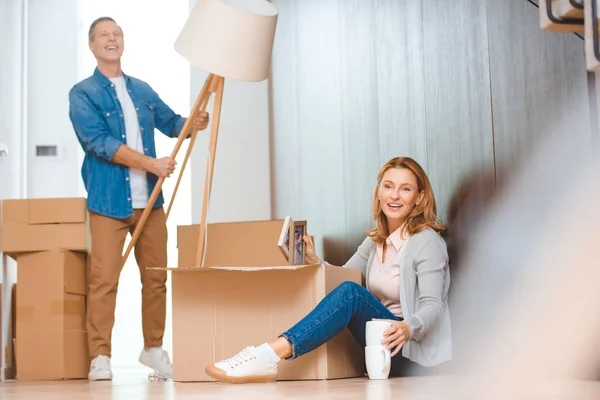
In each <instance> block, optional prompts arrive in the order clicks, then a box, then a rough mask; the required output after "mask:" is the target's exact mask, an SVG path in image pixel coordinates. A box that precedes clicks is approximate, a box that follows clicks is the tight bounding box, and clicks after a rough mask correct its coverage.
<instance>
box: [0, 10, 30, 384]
mask: <svg viewBox="0 0 600 400" xmlns="http://www.w3.org/2000/svg"><path fill="white" fill-rule="evenodd" d="M26 12H27V7H26V3H25V1H24V0H18V1H17V0H2V1H0V48H2V49H3V52H4V60H3V62H2V63H1V64H0V143H4V144H6V145H7V146H8V152H9V157H8V158H3V159H2V158H0V200H2V199H10V198H19V197H24V196H25V195H26V179H24V171H26V164H25V158H24V157H23V151H22V150H23V146H24V144H25V143H26V136H25V135H24V134H23V132H24V127H25V125H26V121H25V113H24V109H23V105H24V100H25V96H24V77H25V75H24V71H25V69H24V68H23V61H24V55H25V53H24V49H25V45H24V41H23V37H24V34H25V28H26V23H25V15H26ZM0 270H1V271H2V274H0V281H1V282H2V284H3V289H5V290H3V293H2V321H1V324H0V326H1V327H2V328H1V329H2V332H1V333H2V334H1V336H2V343H1V346H0V347H1V348H2V351H0V366H1V367H2V373H1V374H0V375H2V377H4V369H5V368H8V367H11V365H10V364H11V363H12V360H11V361H9V363H7V364H5V363H4V360H6V358H7V357H5V355H4V354H5V352H6V351H7V350H8V351H11V350H12V345H11V344H10V343H9V338H10V337H11V335H10V332H9V330H8V328H9V325H8V323H9V319H10V316H9V311H10V309H11V291H10V290H6V289H7V288H11V287H12V285H13V283H14V282H16V280H17V271H16V264H15V262H14V261H12V260H11V259H8V258H7V257H6V256H2V253H0Z"/></svg>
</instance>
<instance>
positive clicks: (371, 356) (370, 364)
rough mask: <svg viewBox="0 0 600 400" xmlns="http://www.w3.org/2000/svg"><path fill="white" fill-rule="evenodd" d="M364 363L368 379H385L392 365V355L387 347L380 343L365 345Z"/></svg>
mask: <svg viewBox="0 0 600 400" xmlns="http://www.w3.org/2000/svg"><path fill="white" fill-rule="evenodd" d="M365 364H366V365H367V374H369V379H387V378H388V376H389V375H390V368H391V366H392V356H391V353H390V351H389V350H388V349H386V348H385V347H383V346H381V345H375V346H367V347H365Z"/></svg>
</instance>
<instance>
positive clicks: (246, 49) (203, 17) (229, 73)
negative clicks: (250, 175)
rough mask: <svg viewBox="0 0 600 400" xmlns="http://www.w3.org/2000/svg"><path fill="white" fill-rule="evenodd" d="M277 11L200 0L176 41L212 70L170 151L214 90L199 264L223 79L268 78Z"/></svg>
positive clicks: (257, 0) (247, 2)
mask: <svg viewBox="0 0 600 400" xmlns="http://www.w3.org/2000/svg"><path fill="white" fill-rule="evenodd" d="M277 15H278V12H277V8H276V7H275V6H274V5H273V4H271V3H269V2H268V1H266V0H198V2H197V3H196V5H195V6H194V8H192V10H191V12H190V15H189V17H188V20H187V22H186V23H185V25H184V26H183V29H182V30H181V33H180V34H179V37H178V38H177V40H176V41H175V50H176V51H177V52H178V53H179V54H180V55H181V56H183V57H184V58H185V59H187V60H188V61H189V62H190V63H192V65H194V66H196V67H198V68H200V69H201V70H204V71H207V72H209V75H208V77H207V78H206V81H205V83H204V86H203V87H202V89H201V90H200V94H199V95H198V97H197V99H196V102H195V104H194V106H193V108H192V110H191V113H190V116H189V118H188V119H187V121H186V122H185V124H184V125H183V128H182V130H181V133H180V135H179V138H178V139H177V143H176V144H175V148H174V149H173V151H172V153H171V156H170V158H171V159H173V160H174V159H175V157H176V156H177V153H178V152H179V149H180V148H181V145H182V144H183V141H184V140H185V139H186V136H187V133H188V132H190V126H191V121H192V120H193V119H194V118H195V117H196V116H197V115H198V114H199V113H200V112H202V111H205V110H206V107H207V105H208V103H209V100H210V98H211V96H212V94H213V93H214V94H215V97H214V102H213V110H212V114H211V119H212V122H211V130H210V140H209V152H208V154H209V155H208V160H207V166H206V180H205V184H204V199H203V202H202V215H201V218H200V235H199V237H198V253H197V254H198V255H197V258H196V265H197V266H202V267H203V266H204V254H205V245H206V217H207V211H208V203H209V201H210V191H211V188H212V178H213V169H214V165H215V153H216V150H217V138H218V135H219V121H220V117H221V104H222V101H223V87H224V84H225V79H234V80H239V81H248V82H259V81H263V80H265V79H267V77H268V75H269V66H270V63H271V51H272V49H273V39H274V36H275V26H276V24H277ZM197 134H198V132H197V131H196V132H193V133H192V137H191V142H190V145H189V148H188V151H187V153H186V155H185V159H184V161H183V164H182V167H181V170H180V172H179V178H178V180H177V184H176V186H175V191H174V193H173V197H172V198H171V202H170V204H169V207H168V209H167V217H168V214H169V213H170V211H171V207H172V206H173V201H174V200H175V195H176V194H177V189H178V187H179V183H180V181H181V176H182V174H183V171H184V169H185V166H186V165H187V161H188V159H189V157H190V154H191V150H192V148H193V145H194V143H195V140H196V136H197ZM164 180H165V178H159V179H158V181H157V182H156V186H155V187H154V190H153V191H152V194H151V195H150V199H149V200H148V205H147V206H146V208H145V209H144V212H143V213H142V216H141V218H140V221H139V223H138V225H137V227H136V229H135V231H134V232H133V235H132V238H131V241H130V242H129V246H128V247H127V250H126V251H125V254H124V255H123V258H122V265H125V262H126V261H127V258H128V257H129V254H130V253H131V249H132V248H133V246H134V245H135V243H136V242H137V240H138V238H139V236H140V234H141V232H142V229H143V227H144V225H145V223H146V220H147V219H148V216H149V215H150V212H151V211H152V208H153V206H154V203H155V202H156V199H157V197H158V195H159V194H160V191H161V188H162V185H163V183H164Z"/></svg>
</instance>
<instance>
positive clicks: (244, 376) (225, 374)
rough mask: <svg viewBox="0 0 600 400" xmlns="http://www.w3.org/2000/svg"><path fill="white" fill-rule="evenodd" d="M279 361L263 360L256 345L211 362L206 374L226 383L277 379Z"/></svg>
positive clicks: (261, 381)
mask: <svg viewBox="0 0 600 400" xmlns="http://www.w3.org/2000/svg"><path fill="white" fill-rule="evenodd" d="M278 366H279V363H277V362H276V363H271V362H266V361H264V360H262V359H261V358H260V357H259V354H258V352H257V351H256V348H255V347H254V346H250V347H246V348H245V349H244V350H242V351H240V352H239V353H237V354H236V355H235V356H233V357H231V358H229V359H227V360H223V361H219V362H217V363H214V364H210V365H209V366H207V367H206V370H205V372H206V374H207V375H208V376H210V377H212V378H214V379H216V380H218V381H221V382H226V383H265V382H275V381H276V380H277V368H278Z"/></svg>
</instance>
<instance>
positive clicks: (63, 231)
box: [0, 198, 90, 259]
mask: <svg viewBox="0 0 600 400" xmlns="http://www.w3.org/2000/svg"><path fill="white" fill-rule="evenodd" d="M1 205H2V207H1V208H2V210H1V211H2V213H1V215H2V221H1V227H0V249H1V250H2V252H4V253H6V254H7V255H9V256H10V257H12V258H14V259H16V258H17V256H18V255H19V254H20V253H27V252H34V251H45V250H52V249H57V248H63V249H67V250H73V251H82V252H86V251H88V249H89V248H90V237H89V234H88V230H89V229H88V224H87V208H86V200H85V198H53V199H20V200H3V201H2V203H1Z"/></svg>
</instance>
